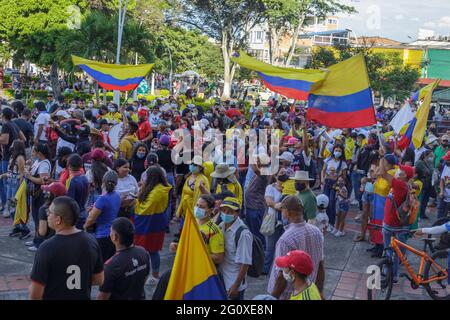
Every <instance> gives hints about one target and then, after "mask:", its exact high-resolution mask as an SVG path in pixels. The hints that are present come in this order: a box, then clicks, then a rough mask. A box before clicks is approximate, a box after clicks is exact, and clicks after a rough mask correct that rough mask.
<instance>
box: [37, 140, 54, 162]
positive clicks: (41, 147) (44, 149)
mask: <svg viewBox="0 0 450 320" xmlns="http://www.w3.org/2000/svg"><path fill="white" fill-rule="evenodd" d="M34 150H35V151H36V153H42V154H43V155H44V157H45V159H50V158H51V156H50V149H49V148H48V145H46V144H44V143H39V144H37V145H35V146H34Z"/></svg>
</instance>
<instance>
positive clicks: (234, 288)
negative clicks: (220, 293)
mask: <svg viewBox="0 0 450 320" xmlns="http://www.w3.org/2000/svg"><path fill="white" fill-rule="evenodd" d="M248 267H249V265H247V264H241V267H240V269H239V273H238V275H237V277H236V280H235V281H234V283H233V285H232V286H231V287H230V289H229V290H228V295H229V296H230V297H232V296H236V295H237V294H239V291H238V290H239V286H240V285H241V283H242V281H244V279H245V275H246V274H247V270H248Z"/></svg>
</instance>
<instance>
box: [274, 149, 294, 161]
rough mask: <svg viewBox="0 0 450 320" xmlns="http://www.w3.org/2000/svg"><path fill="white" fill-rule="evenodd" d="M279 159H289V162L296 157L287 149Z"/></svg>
mask: <svg viewBox="0 0 450 320" xmlns="http://www.w3.org/2000/svg"><path fill="white" fill-rule="evenodd" d="M278 159H280V160H284V161H288V162H293V161H294V159H295V157H294V155H293V154H292V153H290V152H289V151H285V152H283V153H282V154H281V156H278Z"/></svg>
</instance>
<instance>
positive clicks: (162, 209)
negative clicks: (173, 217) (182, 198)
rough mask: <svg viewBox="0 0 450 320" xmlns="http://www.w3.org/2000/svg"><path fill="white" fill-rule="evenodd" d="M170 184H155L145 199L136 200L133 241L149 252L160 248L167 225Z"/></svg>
mask: <svg viewBox="0 0 450 320" xmlns="http://www.w3.org/2000/svg"><path fill="white" fill-rule="evenodd" d="M171 189H172V186H167V187H166V186H164V185H162V184H158V185H156V186H155V187H154V188H153V190H152V191H150V193H149V195H148V197H147V199H145V201H143V202H141V201H139V199H138V200H137V202H136V207H135V210H134V211H135V215H134V226H135V235H134V242H135V244H136V245H139V246H142V247H144V248H145V249H146V250H147V251H149V252H155V251H159V250H161V248H162V246H163V243H164V236H165V233H166V229H167V226H168V225H169V215H168V212H167V208H168V207H169V195H170V190H171Z"/></svg>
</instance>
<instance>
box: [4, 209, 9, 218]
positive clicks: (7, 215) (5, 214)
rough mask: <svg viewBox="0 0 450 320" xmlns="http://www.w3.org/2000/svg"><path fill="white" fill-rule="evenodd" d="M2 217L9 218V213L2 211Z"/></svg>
mask: <svg viewBox="0 0 450 320" xmlns="http://www.w3.org/2000/svg"><path fill="white" fill-rule="evenodd" d="M2 216H3V218H10V217H11V213H10V212H9V210H4V211H3V214H2Z"/></svg>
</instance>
